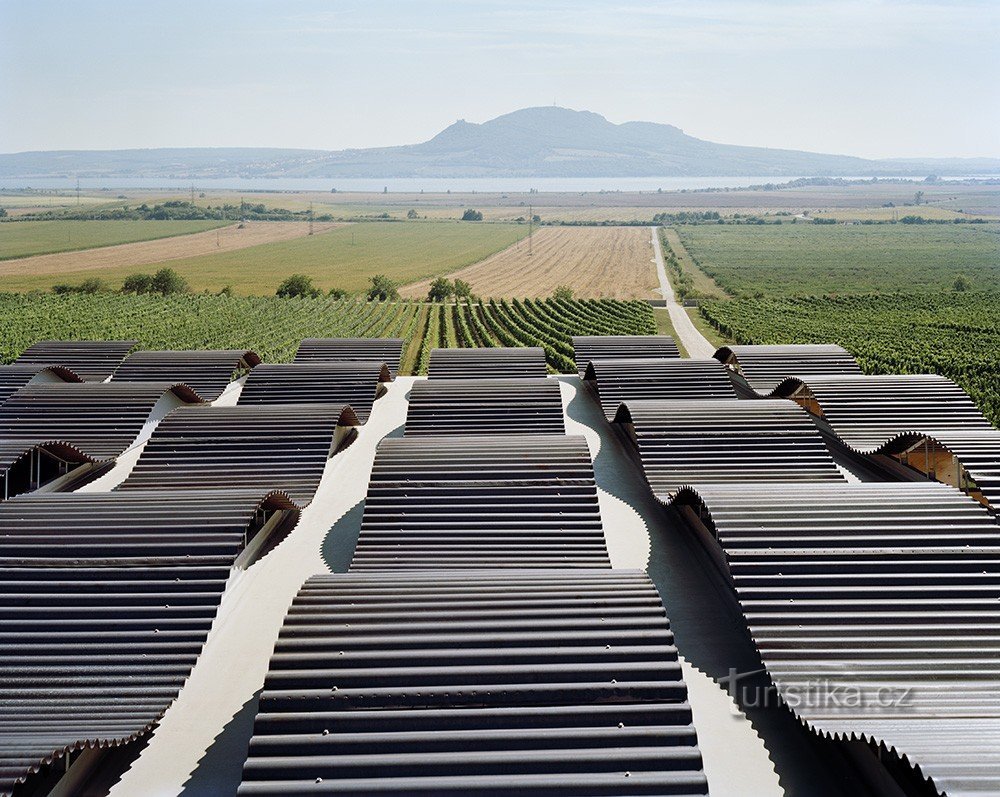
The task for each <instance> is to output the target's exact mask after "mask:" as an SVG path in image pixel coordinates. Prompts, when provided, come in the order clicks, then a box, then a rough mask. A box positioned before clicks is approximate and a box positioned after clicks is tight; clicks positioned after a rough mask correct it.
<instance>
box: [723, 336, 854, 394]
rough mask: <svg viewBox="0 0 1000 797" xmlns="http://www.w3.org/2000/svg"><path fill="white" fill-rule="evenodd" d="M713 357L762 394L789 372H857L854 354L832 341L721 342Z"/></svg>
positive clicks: (809, 374) (787, 375) (789, 375)
mask: <svg viewBox="0 0 1000 797" xmlns="http://www.w3.org/2000/svg"><path fill="white" fill-rule="evenodd" d="M715 358H716V359H717V360H719V361H720V362H723V363H726V364H727V365H729V366H730V367H731V368H733V369H734V370H735V371H736V372H737V373H738V374H739V375H740V376H742V377H743V379H744V380H745V381H746V383H747V385H748V386H749V387H750V389H751V390H752V391H755V392H756V393H758V394H761V395H763V394H766V393H769V392H770V391H772V390H774V389H775V388H776V387H777V386H778V385H779V384H780V383H781V382H782V381H783V380H784V379H786V378H788V377H791V376H798V377H806V376H813V375H815V374H860V373H861V366H860V365H858V363H857V360H855V359H854V356H853V355H852V354H851V353H850V352H848V351H847V350H846V349H844V348H843V347H841V346H837V345H835V344H823V343H819V344H814V343H807V344H793V345H781V346H723V347H722V348H721V349H719V350H718V351H716V352H715Z"/></svg>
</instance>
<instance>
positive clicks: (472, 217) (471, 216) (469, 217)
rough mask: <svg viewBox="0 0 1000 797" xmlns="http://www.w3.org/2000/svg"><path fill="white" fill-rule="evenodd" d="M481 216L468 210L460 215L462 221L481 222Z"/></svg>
mask: <svg viewBox="0 0 1000 797" xmlns="http://www.w3.org/2000/svg"><path fill="white" fill-rule="evenodd" d="M482 220H483V214H482V213H481V212H480V211H478V210H473V209H472V208H469V209H468V210H467V211H465V213H463V214H462V221H482Z"/></svg>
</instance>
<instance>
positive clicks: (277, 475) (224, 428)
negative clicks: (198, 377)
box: [119, 404, 358, 505]
mask: <svg viewBox="0 0 1000 797" xmlns="http://www.w3.org/2000/svg"><path fill="white" fill-rule="evenodd" d="M357 422H358V421H357V418H356V416H355V415H354V412H353V410H351V408H350V407H347V406H338V405H332V404H280V405H262V406H237V407H182V408H181V409H177V410H174V411H173V412H171V413H170V414H169V415H168V416H167V417H166V418H164V419H163V420H162V421H160V423H159V425H158V426H157V427H156V429H155V430H154V431H153V434H152V436H151V437H150V439H149V442H148V443H147V444H146V447H145V449H144V450H143V452H142V455H141V456H140V457H139V460H138V461H137V462H136V464H135V467H133V469H132V472H131V473H130V474H129V476H128V478H127V479H126V480H125V481H124V482H123V483H122V485H121V487H120V488H119V489H121V490H132V489H140V490H178V489H192V490H193V489H212V488H226V487H230V486H232V485H239V487H240V488H241V489H248V488H252V489H256V490H258V491H265V492H266V491H268V490H282V491H284V492H286V493H288V495H290V496H291V497H292V499H293V500H294V501H295V502H296V503H298V504H299V505H305V504H308V503H309V502H310V501H311V500H312V498H313V495H314V494H315V492H316V488H317V487H318V486H319V482H320V479H321V478H322V476H323V469H324V468H325V467H326V462H327V460H328V459H329V457H330V455H331V453H333V447H334V442H335V440H336V431H337V427H338V426H354V425H357Z"/></svg>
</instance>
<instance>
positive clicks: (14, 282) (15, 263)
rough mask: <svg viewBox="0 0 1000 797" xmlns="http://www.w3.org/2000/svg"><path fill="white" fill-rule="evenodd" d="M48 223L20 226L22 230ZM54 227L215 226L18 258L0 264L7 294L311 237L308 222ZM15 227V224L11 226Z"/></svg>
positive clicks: (329, 225) (325, 227)
mask: <svg viewBox="0 0 1000 797" xmlns="http://www.w3.org/2000/svg"><path fill="white" fill-rule="evenodd" d="M49 223H50V222H44V221H39V222H22V223H21V224H19V225H16V226H20V227H27V226H29V225H31V226H33V225H36V224H49ZM51 223H53V224H58V225H67V224H94V225H101V224H107V225H113V226H114V225H130V224H138V225H143V226H144V227H145V226H146V225H157V224H158V225H161V226H162V225H173V224H180V225H191V224H202V225H204V224H215V225H216V227H217V229H214V230H208V231H205V232H195V233H190V234H188V235H182V234H179V233H178V234H177V235H176V236H175V237H171V238H156V239H154V240H148V241H140V242H138V243H127V244H118V245H117V246H102V247H100V248H96V249H87V250H84V251H72V252H60V253H55V254H48V255H35V256H34V257H26V258H20V259H17V260H9V261H6V262H0V277H3V278H4V282H5V285H7V286H8V287H7V289H8V290H17V289H19V288H27V287H34V286H38V285H43V286H45V287H48V283H49V282H50V280H52V279H56V278H58V280H60V281H61V280H63V279H66V280H69V281H72V280H74V279H83V278H86V277H87V276H88V275H87V273H86V272H90V271H98V272H100V273H99V274H96V275H91V276H100V277H102V278H105V277H107V276H108V275H107V273H106V272H114V273H116V274H117V273H118V272H120V271H121V269H131V268H142V267H145V266H153V265H156V264H158V263H165V262H168V261H172V260H178V259H181V258H190V257H198V256H201V255H208V254H217V253H221V252H232V251H236V250H239V249H247V248H249V247H252V246H260V245H262V244H267V243H274V242H277V241H288V240H292V239H295V238H301V237H303V236H305V235H308V234H309V225H308V223H306V222H273V221H272V222H268V221H259V222H253V221H251V222H247V223H246V224H245V225H244V226H243V227H239V226H238V225H237V224H234V223H230V224H229V225H228V226H226V227H219V226H218V224H217V223H215V222H171V221H151V222H146V221H122V222H106V221H94V222H74V221H67V222H51ZM11 226H15V225H11ZM337 226H341V225H337V224H333V223H327V224H323V223H317V224H316V225H314V227H315V233H316V234H317V235H318V234H321V233H324V232H326V231H328V230H332V229H333V228H335V227H337Z"/></svg>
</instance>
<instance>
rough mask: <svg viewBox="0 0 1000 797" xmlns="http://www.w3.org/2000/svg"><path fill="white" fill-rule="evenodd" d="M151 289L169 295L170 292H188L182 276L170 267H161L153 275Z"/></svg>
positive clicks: (188, 289)
mask: <svg viewBox="0 0 1000 797" xmlns="http://www.w3.org/2000/svg"><path fill="white" fill-rule="evenodd" d="M152 290H154V291H156V292H157V293H162V294H163V295H164V296H169V295H170V294H172V293H188V292H189V291H190V290H191V289H190V287H188V284H187V282H186V281H185V279H184V277H182V276H181V275H180V274H178V273H177V272H176V271H174V270H173V269H172V268H161V269H160V270H159V271H157V272H156V273H155V274H154V275H153V282H152Z"/></svg>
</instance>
